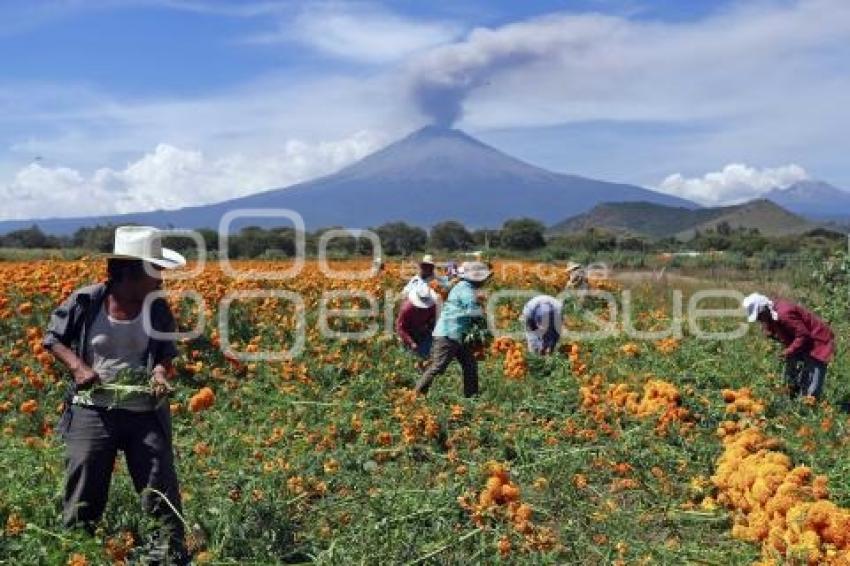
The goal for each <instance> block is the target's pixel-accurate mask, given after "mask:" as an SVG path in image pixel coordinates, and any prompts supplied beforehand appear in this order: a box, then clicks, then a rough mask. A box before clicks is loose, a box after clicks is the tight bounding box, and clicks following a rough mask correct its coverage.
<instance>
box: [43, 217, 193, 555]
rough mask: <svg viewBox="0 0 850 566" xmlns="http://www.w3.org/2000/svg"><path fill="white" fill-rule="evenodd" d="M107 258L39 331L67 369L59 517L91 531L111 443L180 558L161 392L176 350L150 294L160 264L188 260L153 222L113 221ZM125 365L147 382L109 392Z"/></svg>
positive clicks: (166, 319) (103, 495)
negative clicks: (93, 280)
mask: <svg viewBox="0 0 850 566" xmlns="http://www.w3.org/2000/svg"><path fill="white" fill-rule="evenodd" d="M106 260H107V266H106V267H107V274H108V279H107V281H106V282H105V283H98V284H94V285H88V286H85V287H82V288H79V289H77V290H76V291H74V292H73V293H72V294H71V295H70V296H69V297H68V298H67V299H66V300H65V301H64V302H63V303H62V304H61V305H59V306H58V307H57V308H56V309H55V310H54V311H53V313H52V315H51V317H50V321H49V323H48V326H47V329H46V331H45V334H44V340H43V345H44V347H45V348H46V349H47V350H49V351H50V352H51V353H52V354H53V355H54V356H55V357H56V358H57V359H58V360H59V361H61V362H62V363H63V364H64V365H65V366H66V367H67V368H68V370H69V373H70V374H71V377H72V381H71V387H70V388H69V391H70V393H69V396H68V398H66V402H65V406H64V411H63V414H62V417H61V419H60V421H59V424H58V425H57V427H56V430H57V432H58V433H60V434H61V435H62V438H63V439H64V441H65V468H66V480H65V491H64V499H63V522H64V524H65V525H66V526H67V527H74V526H82V527H84V528H86V529H88V530H90V531H93V529H94V527H95V525H96V524H97V522H98V521H99V520H100V518H101V516H102V515H103V512H104V509H105V507H106V501H107V494H108V489H109V483H110V477H111V475H112V471H113V467H114V464H115V459H116V456H117V452H118V451H119V450H120V451H123V452H124V454H125V457H126V461H127V467H128V469H129V472H130V476H131V478H132V480H133V484H134V486H135V488H136V490H137V491H138V492H139V493H140V494H141V496H142V507H143V509H144V510H145V511H146V512H147V513H149V514H150V515H152V516H153V517H155V518H156V519H157V520H159V521H160V523H161V525H162V529H163V531H164V533H165V534H166V536H165V537H163V538H162V542H163V543H164V544H165V545H167V547H168V548H167V550H166V553H167V554H168V556H169V560H170V563H174V564H187V563H188V561H189V557H188V554H187V552H186V547H185V541H184V532H183V524H182V522H181V521H180V518H179V512H180V509H181V504H180V489H179V485H178V480H177V473H176V469H175V465H174V450H173V447H172V435H171V412H170V409H169V404H168V403H167V402H164V401H165V396H167V394H168V392H169V391H170V389H171V386H170V385H169V374H170V373H171V371H170V370H171V360H172V359H173V358H174V357H175V356H176V355H177V350H176V348H175V345H174V342H173V340H168V339H161V338H162V337H161V336H159V335H152V333H151V332H149V330H151V329H152V330H155V331H157V332H159V333H173V332H175V329H176V324H175V321H174V317H173V316H172V314H171V310H170V309H169V306H168V303H167V302H166V301H165V299H164V298H163V297H156V298H155V299H154V300H152V301H151V300H149V298H150V297H149V295H151V293H154V292H156V291H158V290H159V289H161V288H162V278H161V274H160V272H161V270H163V269H174V268H177V267H181V266H183V265H185V263H186V260H185V259H184V258H183V256H181V255H180V254H179V253H177V252H176V251H174V250H170V249H168V248H165V247H163V246H162V235H161V234H160V232H159V230H157V229H156V228H153V227H150V226H119V227H118V228H116V230H115V242H114V246H113V252H112V253H111V254H108V255H106ZM154 336H156V337H154ZM125 369H126V370H130V371H131V373H139V374H143V375H145V376H146V378H145V379H147V377H149V379H150V388H149V391H150V392H149V393H147V392H146V393H142V392H133V393H131V394H128V395H126V397H124V398H122V399H120V400H117V401H116V400H115V396H114V394H112V395H110V394H109V393H108V392H107V391H106V389H107V387H106V386H107V385H108V384H109V383H110V382H112V381H113V380H115V379H116V377H117V376H118V374H119V373H120V372H122V371H123V370H125ZM104 384H106V385H104ZM138 385H139V388H141V389H144V388H145V386H146V385H147V384H146V383H140V384H138ZM151 489H155V490H157V491H159V492H160V493H163V494H165V496H166V497H167V499H168V502H166V501H163V499H162V498H161V496H159V495H156V494H155V493H154V492H152V491H150V490H151ZM175 510H176V512H175Z"/></svg>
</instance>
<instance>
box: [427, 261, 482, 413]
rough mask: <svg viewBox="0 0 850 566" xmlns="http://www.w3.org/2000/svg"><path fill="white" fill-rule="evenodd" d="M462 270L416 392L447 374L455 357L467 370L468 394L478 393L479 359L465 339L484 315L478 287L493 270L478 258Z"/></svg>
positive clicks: (435, 335) (464, 388)
mask: <svg viewBox="0 0 850 566" xmlns="http://www.w3.org/2000/svg"><path fill="white" fill-rule="evenodd" d="M458 271H459V275H460V279H461V280H460V282H458V283H457V284H456V285H455V286H454V287H453V288H452V290H451V292H450V293H449V296H448V298H447V299H446V302H445V303H444V304H443V308H442V310H441V311H440V317H439V318H438V319H437V325H436V326H435V328H434V333H433V336H434V345H433V347H432V349H431V361H430V364H429V365H428V369H426V370H425V373H423V374H422V377H421V378H420V380H419V382H418V383H417V384H416V391H417V392H419V393H422V394H425V393H427V392H428V389H429V388H430V387H431V383H432V382H433V381H434V378H435V377H437V376H438V375H440V374H442V373H444V372H445V371H446V368H448V366H449V364H450V363H451V362H452V360H455V359H456V360H457V361H458V362H459V363H460V366H461V369H462V370H463V394H464V396H466V397H472V396H473V395H477V394H478V362H477V360H476V359H475V355H474V353H473V351H472V348H471V347H470V345H469V344H467V343H466V341H465V339H466V338H467V337H468V335H469V333H470V330H471V329H472V326H473V323H474V322H475V319H480V318H483V316H484V311H483V309H482V308H481V306H480V305H479V304H478V300H477V297H476V290H477V289H480V288H481V287H482V286H483V285H484V284H485V283H486V282H487V280H488V279H489V278H490V275H491V272H490V269H489V268H488V267H487V265H485V264H484V263H481V262H476V261H471V262H464V263H463V264H462V265H461V266H460V269H459V270H458Z"/></svg>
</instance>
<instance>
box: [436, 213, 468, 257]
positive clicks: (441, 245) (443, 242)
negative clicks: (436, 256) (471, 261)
mask: <svg viewBox="0 0 850 566" xmlns="http://www.w3.org/2000/svg"><path fill="white" fill-rule="evenodd" d="M473 243H474V242H473V240H472V234H470V233H469V231H468V230H467V229H466V227H465V226H464V225H463V224H461V223H460V222H457V221H456V220H448V221H446V222H440V223H439V224H435V225H434V227H433V228H431V247H432V248H435V249H440V250H447V251H455V250H463V249H466V248H468V247H470V246H471V245H472V244H473Z"/></svg>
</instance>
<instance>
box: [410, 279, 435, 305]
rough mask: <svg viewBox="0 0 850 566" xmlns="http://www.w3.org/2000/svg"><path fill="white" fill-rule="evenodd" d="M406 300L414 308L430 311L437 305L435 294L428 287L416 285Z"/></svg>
mask: <svg viewBox="0 0 850 566" xmlns="http://www.w3.org/2000/svg"><path fill="white" fill-rule="evenodd" d="M407 300H408V301H410V302H411V303H412V304H413V306H414V307H416V308H420V309H430V308H431V307H433V306H434V305H436V304H437V293H436V292H435V291H434V290H433V289H431V288H430V287H429V286H428V285H416V286H415V287H414V288H413V289H411V290H410V292H409V293H408V294H407Z"/></svg>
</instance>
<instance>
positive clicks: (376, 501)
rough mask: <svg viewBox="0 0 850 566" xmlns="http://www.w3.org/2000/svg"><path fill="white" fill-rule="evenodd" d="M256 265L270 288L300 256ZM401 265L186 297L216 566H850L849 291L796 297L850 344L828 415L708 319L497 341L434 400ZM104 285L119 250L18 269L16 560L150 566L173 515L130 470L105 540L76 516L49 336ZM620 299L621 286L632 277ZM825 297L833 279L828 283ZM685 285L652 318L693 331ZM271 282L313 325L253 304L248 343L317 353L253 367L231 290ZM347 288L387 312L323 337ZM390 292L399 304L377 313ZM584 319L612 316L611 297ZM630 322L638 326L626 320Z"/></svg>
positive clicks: (2, 313)
mask: <svg viewBox="0 0 850 566" xmlns="http://www.w3.org/2000/svg"><path fill="white" fill-rule="evenodd" d="M366 265H367V262H361V263H359V264H357V263H346V264H344V265H343V264H341V263H340V264H335V267H338V268H340V269H342V268H343V267H351V266H355V267H360V268H364V267H365V266H366ZM235 266H236V267H237V268H238V269H239V270H240V271H242V272H247V273H255V274H256V273H257V272H259V271H280V270H282V269H284V268H286V267H289V264H286V263H283V262H279V263H277V262H236V263H235ZM399 270H400V266H399V264H397V263H391V264H390V265H389V266H388V269H387V271H386V272H385V273H383V274H382V275H381V276H380V277H371V278H367V279H364V280H347V279H329V278H327V277H325V276H324V275H322V273H321V272H320V270H319V267H318V264H317V263H315V262H307V264H306V265H305V266H304V268H303V269H302V271H301V273H300V274H298V275H297V276H296V277H294V278H291V279H282V280H252V279H246V278H235V279H234V278H231V277H230V276H228V275H226V274H225V273H224V272H222V271H221V270H220V268H219V266H218V265H215V264H208V265H207V266H206V267H205V268H204V269H203V271H202V273H201V274H200V275H199V276H197V277H195V278H191V279H186V280H182V279H174V280H168V281H167V285H166V287H167V289H168V290H170V291H177V290H186V291H190V290H191V291H196V292H198V293H199V294H200V295H201V296H203V298H204V302H205V308H200V309H199V308H198V307H197V306H196V305H195V304H194V303H193V301H192V300H191V299H190V298H185V297H184V298H182V299H181V298H179V297H177V296H176V295H175V296H174V297H173V298H172V299H171V302H172V306H173V308H174V310H175V313H176V314H177V315H178V319H179V321H180V326H181V328H182V329H184V330H185V329H190V328H192V327H194V325H195V323H196V322H198V320H199V318H204V319H206V325H205V327H204V331H203V333H202V335H201V336H200V337H198V338H196V339H193V340H187V341H181V342H180V343H179V349H180V352H181V355H180V357H179V359H178V361H177V378H176V379H177V387H176V392H175V394H174V396H173V398H172V400H171V403H172V405H171V410H172V415H173V420H174V432H175V450H176V453H177V459H178V464H177V465H178V471H179V475H180V480H181V488H182V492H183V499H184V519H185V521H186V523H187V525H188V527H189V528H190V536H189V544H190V546H191V547H192V549H193V551H194V553H195V561H196V563H199V564H254V563H256V564H278V563H305V562H318V563H321V564H346V565H347V564H354V563H362V564H473V563H498V562H504V563H511V564H513V563H528V564H686V563H692V564H717V565H727V564H752V563H756V562H758V563H760V564H844V565H850V479H848V478H850V446H848V442H850V440H848V439H850V435H848V432H850V421H848V415H847V414H846V413H844V412H843V411H842V410H840V409H839V403H840V402H841V401H843V400H844V399H845V397H846V395H847V393H848V391H850V384H848V376H847V372H846V369H845V368H846V364H847V356H846V353H845V348H844V343H843V337H844V335H845V334H846V331H847V329H848V322H847V320H846V312H845V311H843V310H840V309H837V308H835V304H836V303H835V299H834V297H830V293H828V292H826V293H821V295H820V297H821V298H820V300H819V302H818V301H815V300H814V299H812V297H816V296H818V295H816V293H814V291H812V292H811V293H810V290H809V289H806V288H799V289H798V288H795V289H794V290H793V292H794V293H795V294H800V295H801V296H802V297H807V298H809V299H811V301H814V304H812V305H811V306H812V307H813V308H814V309H815V310H818V311H819V312H821V313H822V314H823V315H824V316H825V317H827V318H828V319H829V320H830V322H831V323H832V324H833V325H834V328H835V330H836V335H837V336H838V338H839V346H838V351H839V356H838V358H837V359H836V361H835V362H834V363H833V364H832V365H831V366H830V374H829V376H828V380H827V388H826V393H825V397H824V401H823V402H821V403H820V404H815V403H811V402H805V401H804V402H800V401H797V402H792V401H790V400H788V399H786V394H785V390H784V386H783V384H782V381H781V375H780V373H781V365H780V361H779V359H778V358H777V355H776V347H775V346H774V345H772V344H770V343H769V342H768V341H767V340H766V339H764V338H763V337H761V336H760V333H759V332H758V331H757V330H758V329H751V330H750V332H749V333H748V334H747V335H746V336H745V337H744V338H741V339H738V340H732V341H722V340H706V339H701V338H698V337H696V336H695V335H694V332H693V330H692V329H690V328H689V326H688V324H687V323H685V325H684V335H683V337H682V338H681V339H676V338H670V337H665V336H662V335H660V334H659V335H658V337H653V338H651V339H636V338H634V337H630V336H628V335H627V334H625V333H618V334H617V335H616V336H614V337H609V338H605V339H601V340H594V341H570V340H563V341H562V342H561V344H560V347H559V349H558V352H557V353H556V354H555V355H553V356H551V357H548V358H541V357H537V356H533V355H529V354H527V353H526V351H525V344H524V342H522V341H521V339H519V340H517V339H511V338H509V337H499V338H496V339H495V340H494V341H493V342H492V344H490V345H489V347H488V348H487V350H486V351H484V352H482V357H483V359H482V361H481V362H480V374H481V392H482V393H481V395H480V397H478V398H475V399H471V400H467V399H464V398H463V397H462V396H461V378H460V373H459V367H458V366H457V365H454V366H453V367H452V368H451V369H450V370H449V372H448V373H447V374H446V375H443V376H440V377H438V378H437V380H436V382H435V384H434V386H433V387H432V389H431V392H430V394H429V396H428V397H427V398H417V397H416V396H415V395H414V394H413V393H412V392H411V390H410V387H411V386H412V385H413V383H414V382H415V380H416V378H417V375H418V370H417V367H416V362H417V360H416V359H415V358H414V357H413V356H412V355H410V354H408V353H407V352H405V351H403V350H402V349H401V348H400V346H399V344H398V342H397V341H396V340H395V338H394V337H393V336H392V333H391V332H385V331H384V329H385V327H386V320H390V321H391V320H392V315H393V310H392V309H393V308H394V307H395V306H396V304H395V301H394V300H393V298H392V295H391V294H390V295H387V292H393V291H397V290H398V289H400V288H401V287H402V286H403V283H404V278H403V277H402V274H401V273H400V271H399ZM495 274H496V275H495V278H494V280H493V282H492V284H491V285H489V286H488V291H489V292H493V291H498V290H501V289H526V290H528V289H534V290H538V291H542V292H547V293H550V294H557V293H558V292H559V290H560V289H562V288H563V285H564V283H565V276H564V275H563V274H561V273H560V269H559V268H556V267H552V266H536V265H533V264H530V263H529V264H522V265H517V264H514V265H508V264H505V263H500V262H497V263H496V265H495ZM103 276H104V266H103V262H102V261H100V260H82V261H75V262H63V261H49V260H46V261H33V262H26V263H18V262H7V263H0V335H2V337H3V349H2V351H0V563H9V564H73V565H84V564H115V563H127V562H133V561H135V560H136V559H138V558H140V557H141V556H142V555H143V548H142V545H143V543H144V540H145V537H144V533H145V532H146V531H147V530H149V528H150V525H148V524H147V522H146V520H145V518H144V517H143V515H142V514H141V511H140V506H139V503H138V498H137V496H136V494H135V492H134V491H133V489H132V487H131V483H130V481H129V477H128V474H127V472H126V468H125V465H124V463H123V461H119V464H118V470H117V473H116V475H115V477H114V479H113V484H112V486H111V491H110V502H109V506H108V508H107V512H106V515H105V517H104V520H103V523H102V525H101V526H100V528H99V529H98V531H97V534H96V536H95V537H94V538H90V537H87V536H84V535H82V534H79V533H76V532H68V531H65V530H63V529H62V527H61V522H60V502H61V489H62V481H63V473H62V465H63V462H62V459H63V457H62V445H61V442H60V440H59V439H58V438H56V436H55V435H54V434H52V427H53V426H54V425H55V424H56V421H57V419H58V416H59V411H60V408H61V401H62V398H63V395H64V392H65V379H66V378H65V374H64V373H63V371H62V369H61V368H60V367H59V366H58V365H56V364H55V363H54V362H53V360H52V356H50V355H49V354H48V353H46V352H44V351H43V350H42V348H41V346H40V343H41V338H42V333H43V329H44V327H45V324H46V321H47V317H48V315H49V313H50V311H51V310H52V308H53V307H54V306H55V305H56V304H58V302H59V301H60V300H61V299H63V298H64V297H66V296H67V295H68V294H69V293H70V292H71V291H72V290H74V289H75V288H77V287H79V286H80V285H83V284H86V283H90V282H94V281H98V280H101V279H102V278H103ZM169 277H171V276H169ZM833 283H834V281H833ZM596 284H597V286H599V287H602V288H607V289H609V290H611V292H612V293H613V294H614V296H616V297H618V298H619V297H620V296H621V291H622V289H620V288H619V286H618V285H617V284H616V283H613V282H611V281H599V282H596ZM825 284H826V279H824V278H823V277H821V279H819V280H816V279H814V278H812V280H811V281H810V286H811V289H812V290H815V291H816V290H817V289H818V288H820V289H821V290H823V289H824V287H823V286H824V285H825ZM717 285H718V283H716V282H713V281H708V280H703V282H702V283H700V284H699V285H695V284H692V285H691V288H689V289H686V290H685V299H684V302H685V304H686V305H687V302H688V297H689V296H690V295H691V294H692V293H693V292H694V291H695V290H697V288H698V287H712V286H717ZM724 286H725V287H728V288H737V287H736V286H735V285H733V284H731V283H729V284H726V285H724ZM673 287H674V286H673V285H672V284H664V283H662V282H657V281H651V280H650V281H646V282H642V283H639V284H636V286H635V287H634V288H632V289H630V291H631V297H630V299H631V303H632V310H631V316H630V320H629V321H628V325H631V326H635V327H636V328H638V329H640V330H643V331H663V330H664V329H666V328H669V326H670V323H671V322H670V319H671V316H672V310H671V305H672V304H673V301H672V294H673ZM752 287H753V286H752V285H750V286H749V287H748V286H747V285H746V284H743V285H741V289H740V290H741V291H745V292H747V291H750V290H754V289H753V288H752ZM836 288H839V287H836ZM257 289H282V290H287V291H291V292H295V293H298V294H299V295H300V296H301V297H303V309H302V310H300V311H299V310H298V309H297V308H296V307H293V304H292V303H290V302H288V301H286V300H284V299H282V298H280V299H275V298H260V299H240V300H235V301H233V303H232V304H231V306H230V312H229V315H228V322H229V327H230V333H229V337H225V338H229V342H230V346H231V348H232V349H233V350H234V351H236V352H246V353H255V352H260V351H267V350H280V349H287V348H289V347H290V346H291V345H292V344H293V343H294V340H295V336H296V331H297V321H298V320H299V319H301V318H302V317H303V319H304V320H305V321H306V329H305V332H306V340H305V342H304V352H303V353H302V354H301V355H300V356H298V357H296V358H294V359H291V360H285V361H250V360H247V361H246V360H242V361H240V360H239V359H237V357H235V356H233V355H225V353H224V352H223V351H222V346H223V345H226V344H222V342H223V341H226V340H223V337H222V336H221V333H220V330H219V328H218V326H219V325H218V322H219V312H218V309H219V305H220V303H221V299H222V298H224V297H225V296H226V295H227V294H228V293H230V292H232V291H236V290H257ZM346 290H348V291H358V292H363V296H362V297H361V298H359V299H358V298H351V297H349V298H346V297H341V298H336V299H333V300H332V301H331V302H330V304H329V305H328V307H329V308H331V309H337V308H342V307H346V306H349V307H350V306H352V305H355V304H356V305H359V306H360V307H361V308H363V309H364V310H363V312H364V314H365V315H366V316H364V317H362V318H359V319H353V318H340V317H337V318H334V319H331V321H330V322H329V323H328V324H326V325H324V326H326V328H323V325H322V324H321V321H320V319H319V314H320V311H321V310H322V309H321V308H320V307H321V297H322V293H323V292H325V291H346ZM366 295H372V296H374V297H376V299H377V304H376V305H375V306H376V307H377V308H376V310H375V312H372V313H371V315H370V314H369V311H368V310H366V308H365V307H367V306H368V305H367V303H366V299H365V298H364V297H365V296H366ZM836 296H837V295H836ZM388 297H389V298H388ZM811 301H810V304H811ZM710 302H711V301H708V302H707V303H706V305H704V307H705V308H708V306H710V305H709V304H708V303H710ZM731 304H732V303H730V302H728V301H727V302H726V307H727V308H728V307H729V306H730V305H731ZM842 304H843V303H842ZM521 306H522V300H519V299H515V300H508V301H505V302H503V303H500V304H499V306H497V307H496V309H495V310H496V312H493V313H491V314H492V315H493V316H494V317H495V320H496V321H497V323H498V325H499V328H502V329H512V330H516V329H517V328H518V322H517V317H518V315H519V312H520V309H521ZM714 306H715V307H717V306H720V305H719V304H717V305H714ZM584 307H585V308H587V309H588V310H590V311H591V312H593V313H595V315H596V316H598V317H601V318H602V319H605V317H606V316H610V315H607V314H606V313H607V312H608V311H607V310H606V309H605V308H604V304H603V303H602V302H601V301H600V300H598V299H591V300H588V301H586V303H585V304H584ZM325 310H327V309H325ZM388 317H389V318H388ZM566 317H567V325H568V327H569V328H573V329H578V328H593V326H592V324H591V323H590V322H589V321H587V320H582V319H581V318H580V317H579V315H578V310H577V308H573V309H570V308H568V309H566ZM616 320H617V322H615V324H616V325H617V328H620V327H621V326H622V325H623V324H626V323H625V322H624V321H623V317H622V312H620V314H619V316H618V318H617V319H616ZM740 322H741V319H737V320H736V319H730V318H727V319H711V320H705V321H703V322H702V328H705V329H709V330H711V329H714V330H719V329H720V328H721V327H723V328H726V327H734V326H736V325H737V324H740ZM370 325H378V326H379V328H380V331H379V332H378V333H377V334H376V335H375V336H373V337H371V338H368V339H365V340H358V339H354V338H349V339H343V338H329V337H328V336H327V332H328V331H347V332H351V331H357V330H366V329H368V328H369V327H370ZM389 329H390V330H391V326H390V327H389Z"/></svg>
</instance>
